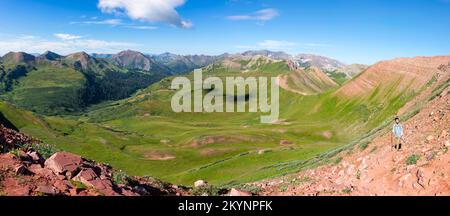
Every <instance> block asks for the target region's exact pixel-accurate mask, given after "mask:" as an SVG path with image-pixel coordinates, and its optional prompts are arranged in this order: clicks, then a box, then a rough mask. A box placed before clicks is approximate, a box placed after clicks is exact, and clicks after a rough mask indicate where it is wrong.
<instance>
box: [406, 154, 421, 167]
mask: <svg viewBox="0 0 450 216" xmlns="http://www.w3.org/2000/svg"><path fill="white" fill-rule="evenodd" d="M419 160H420V156H419V155H416V154H413V155H411V156H409V157H408V159H406V164H407V165H416V164H417V161H419Z"/></svg>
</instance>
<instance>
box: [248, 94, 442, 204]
mask: <svg viewBox="0 0 450 216" xmlns="http://www.w3.org/2000/svg"><path fill="white" fill-rule="evenodd" d="M449 91H450V88H447V89H445V90H444V91H443V92H442V93H441V94H440V95H439V96H437V97H436V98H435V99H433V100H432V101H430V102H429V103H428V104H427V105H426V106H425V107H423V109H422V110H421V111H420V112H419V113H418V114H417V115H415V116H414V117H412V118H411V119H409V120H407V121H406V122H403V123H402V124H403V127H404V129H405V137H404V138H405V141H406V143H405V144H403V148H402V150H400V151H397V150H395V149H393V148H392V146H391V134H390V133H389V132H388V133H386V134H385V135H382V136H380V137H377V138H375V139H374V140H373V141H372V142H371V143H370V144H368V145H360V146H355V147H354V148H353V149H352V150H349V151H347V152H342V153H340V154H339V155H338V156H336V158H335V159H334V160H335V162H334V163H333V164H331V165H325V166H321V167H318V168H315V169H311V170H306V171H302V172H300V173H297V174H293V175H289V176H285V177H280V178H277V179H271V180H266V181H262V182H258V183H254V184H253V185H255V186H257V187H260V188H261V189H262V190H261V192H260V194H259V195H266V196H270V195H288V196H330V195H331V196H342V195H352V196H359V195H370V196H382V195H431V196H434V195H450V154H449V153H448V148H450V134H449V132H450V94H449Z"/></svg>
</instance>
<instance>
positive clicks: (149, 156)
mask: <svg viewBox="0 0 450 216" xmlns="http://www.w3.org/2000/svg"><path fill="white" fill-rule="evenodd" d="M144 158H145V159H146V160H151V161H167V160H173V159H175V158H176V157H175V156H174V155H172V154H169V153H165V152H159V151H145V152H144Z"/></svg>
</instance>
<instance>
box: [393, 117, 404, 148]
mask: <svg viewBox="0 0 450 216" xmlns="http://www.w3.org/2000/svg"><path fill="white" fill-rule="evenodd" d="M394 121H395V124H394V126H393V127H392V134H393V137H394V142H395V143H394V145H393V147H394V148H395V149H397V150H401V149H402V141H403V127H402V125H401V124H400V118H399V117H395V120H394Z"/></svg>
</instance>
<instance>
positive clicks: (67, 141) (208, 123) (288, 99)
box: [0, 57, 450, 185]
mask: <svg viewBox="0 0 450 216" xmlns="http://www.w3.org/2000/svg"><path fill="white" fill-rule="evenodd" d="M414 62H416V64H417V63H418V64H420V65H422V66H420V67H417V68H419V69H417V70H411V64H412V63H414ZM448 62H450V57H446V58H444V57H432V58H429V59H425V60H420V59H400V60H393V61H387V63H383V62H382V63H380V64H377V65H375V66H373V67H372V69H369V70H367V71H366V72H364V73H363V74H361V75H359V76H357V77H355V78H353V80H352V81H350V82H348V83H346V84H344V86H343V87H340V88H339V89H337V90H335V91H333V90H330V91H328V92H326V93H322V94H316V95H301V94H297V93H295V92H290V91H285V90H281V92H280V114H281V116H280V120H279V121H278V122H275V123H273V124H261V123H260V121H259V120H260V116H261V115H262V113H174V112H173V111H172V110H171V108H170V100H171V98H172V96H173V95H174V94H175V91H173V90H171V89H170V83H171V80H172V77H169V78H165V79H163V80H161V81H159V82H157V83H155V84H153V85H152V86H150V87H148V88H146V89H143V90H141V91H138V92H137V93H136V94H135V95H133V96H132V97H129V98H126V99H123V100H120V101H115V102H112V103H109V104H103V105H102V106H98V107H95V108H92V109H91V110H90V112H89V113H88V114H87V115H85V116H83V117H80V118H79V119H73V118H72V119H68V118H59V117H45V116H44V117H36V116H35V115H33V114H32V113H29V112H26V111H22V110H20V109H17V108H15V107H14V106H11V105H9V104H1V105H0V112H2V113H3V114H4V116H5V117H6V118H8V119H9V120H10V121H11V122H12V123H13V124H14V125H16V126H17V127H19V128H20V129H22V130H24V131H26V132H27V133H29V134H32V135H34V136H36V137H38V138H41V139H43V140H44V141H45V142H47V143H50V144H53V145H56V146H58V148H61V149H63V150H66V151H70V152H75V153H77V154H81V155H83V156H85V157H89V158H93V159H95V160H98V161H103V162H108V163H110V164H112V165H114V167H116V168H118V169H122V170H125V171H126V172H128V173H129V174H131V175H141V176H145V175H150V176H155V177H158V178H161V179H163V180H167V181H170V182H174V183H177V184H192V182H194V181H195V180H198V179H205V180H207V181H209V182H211V183H213V184H220V185H225V184H238V183H242V182H249V181H255V180H260V179H264V178H267V177H273V176H277V175H282V174H285V173H288V172H294V171H297V170H298V169H300V168H301V167H302V164H303V163H305V162H306V161H308V160H310V159H314V158H315V157H317V156H318V155H319V154H322V153H324V152H329V151H331V150H333V149H336V148H339V147H342V146H345V145H348V144H349V143H352V142H355V141H357V140H359V139H360V138H361V137H364V136H366V135H367V134H370V133H371V132H373V131H377V130H380V128H382V127H383V126H385V125H386V124H387V123H390V121H391V119H392V117H393V116H395V115H396V114H397V113H398V111H399V109H400V108H402V107H404V105H405V104H407V103H409V102H411V101H414V100H418V101H421V100H426V98H427V97H424V98H421V97H416V95H420V94H421V93H426V94H427V95H430V94H431V92H435V91H436V90H437V89H439V86H441V85H443V84H446V85H448V82H449V80H448V72H444V71H443V70H440V69H438V68H439V67H440V66H441V65H442V64H444V63H446V64H448ZM392 64H393V65H395V66H396V67H394V68H393V67H392ZM413 68H414V67H413ZM406 71H408V72H411V73H405V72H406ZM446 71H448V70H446ZM290 73H293V72H292V71H291V70H290V68H289V66H288V65H287V64H286V62H283V61H274V60H270V59H267V58H256V59H254V58H253V57H252V58H249V59H242V58H233V59H231V60H230V59H228V60H226V61H224V62H220V63H216V64H214V65H211V66H208V67H206V68H205V73H204V76H218V77H221V78H224V77H225V76H244V77H247V76H256V77H258V76H267V77H278V76H284V75H288V74H290ZM378 74H393V75H394V76H393V77H394V78H397V75H396V74H400V75H402V76H398V78H402V79H393V78H392V77H391V79H389V78H386V79H388V80H391V81H390V82H379V83H375V81H376V80H377V79H376V78H375V77H377V76H378ZM405 75H410V78H405ZM186 76H187V77H188V78H192V74H187V75H186ZM434 76H436V77H439V78H436V79H434V78H433V77H434ZM433 80H435V81H433ZM354 82H355V83H354ZM355 86H356V87H355ZM363 86H364V87H368V88H367V89H366V88H364V89H361V88H360V87H363ZM354 90H355V91H356V92H353V91H354ZM427 92H430V93H427ZM352 93H355V94H352ZM356 93H357V94H356ZM17 113H19V115H17Z"/></svg>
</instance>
